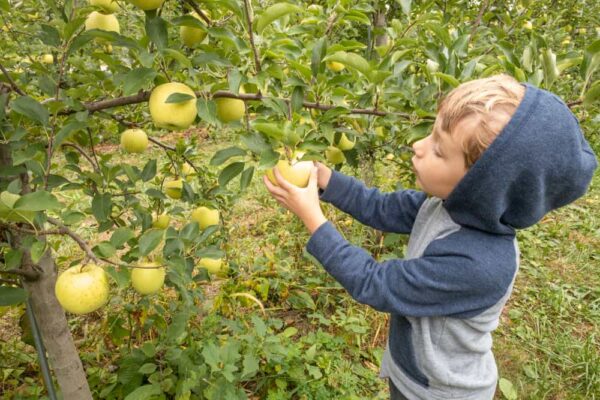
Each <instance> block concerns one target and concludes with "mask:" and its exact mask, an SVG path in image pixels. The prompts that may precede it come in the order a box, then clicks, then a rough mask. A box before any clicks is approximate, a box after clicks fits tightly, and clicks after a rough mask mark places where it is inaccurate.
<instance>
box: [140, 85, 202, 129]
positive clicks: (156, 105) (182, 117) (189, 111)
mask: <svg viewBox="0 0 600 400" xmlns="http://www.w3.org/2000/svg"><path fill="white" fill-rule="evenodd" d="M174 93H182V94H187V95H190V96H192V98H191V99H189V100H184V101H181V102H179V103H167V99H168V98H169V96H171V95H172V94H174ZM197 113H198V111H197V110H196V94H195V93H194V91H193V90H192V89H191V88H190V87H189V86H187V85H184V84H183V83H179V82H169V83H163V84H162V85H158V86H157V87H155V88H154V90H152V94H151V95H150V116H151V117H152V121H153V122H154V125H156V126H157V127H159V128H166V129H172V130H175V129H185V128H187V127H188V126H190V125H191V124H192V123H193V122H194V120H195V119H196V114H197Z"/></svg>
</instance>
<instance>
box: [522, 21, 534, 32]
mask: <svg viewBox="0 0 600 400" xmlns="http://www.w3.org/2000/svg"><path fill="white" fill-rule="evenodd" d="M523 28H525V29H527V30H528V31H530V30H532V29H533V24H532V23H531V21H525V23H523Z"/></svg>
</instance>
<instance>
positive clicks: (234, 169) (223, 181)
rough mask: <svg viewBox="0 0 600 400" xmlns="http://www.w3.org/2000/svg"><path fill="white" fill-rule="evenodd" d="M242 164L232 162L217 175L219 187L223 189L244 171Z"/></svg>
mask: <svg viewBox="0 0 600 400" xmlns="http://www.w3.org/2000/svg"><path fill="white" fill-rule="evenodd" d="M244 165H245V164H244V163H243V162H234V163H232V164H229V165H228V166H226V167H225V168H224V169H223V171H221V173H220V174H219V186H221V187H223V186H225V185H227V184H228V183H229V181H231V180H232V179H233V178H235V177H236V176H238V175H239V174H240V173H241V172H242V171H243V170H244Z"/></svg>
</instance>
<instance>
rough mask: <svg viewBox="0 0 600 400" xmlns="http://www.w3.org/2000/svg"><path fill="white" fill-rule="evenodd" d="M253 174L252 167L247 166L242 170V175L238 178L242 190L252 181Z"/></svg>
mask: <svg viewBox="0 0 600 400" xmlns="http://www.w3.org/2000/svg"><path fill="white" fill-rule="evenodd" d="M253 175H254V167H248V168H246V169H245V170H244V172H242V177H241V179H240V189H241V190H244V189H246V188H247V187H248V185H250V182H252V176H253Z"/></svg>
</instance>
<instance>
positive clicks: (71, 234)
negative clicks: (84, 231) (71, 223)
mask: <svg viewBox="0 0 600 400" xmlns="http://www.w3.org/2000/svg"><path fill="white" fill-rule="evenodd" d="M48 222H49V223H51V224H52V225H54V226H57V227H58V229H59V231H61V232H62V234H64V235H68V236H69V237H71V239H73V240H74V241H75V242H77V244H78V245H79V247H80V248H81V250H83V251H84V252H85V254H86V255H87V256H88V258H89V259H90V260H92V261H94V262H95V263H96V264H98V263H100V260H99V259H98V257H96V255H95V254H94V252H93V251H92V249H91V248H90V246H89V245H88V244H87V243H86V242H85V240H83V239H82V238H81V237H80V236H79V235H78V234H76V233H75V232H73V231H72V230H70V229H69V228H67V227H66V226H65V225H64V224H63V223H62V222H60V221H59V220H57V219H55V218H52V217H48Z"/></svg>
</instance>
